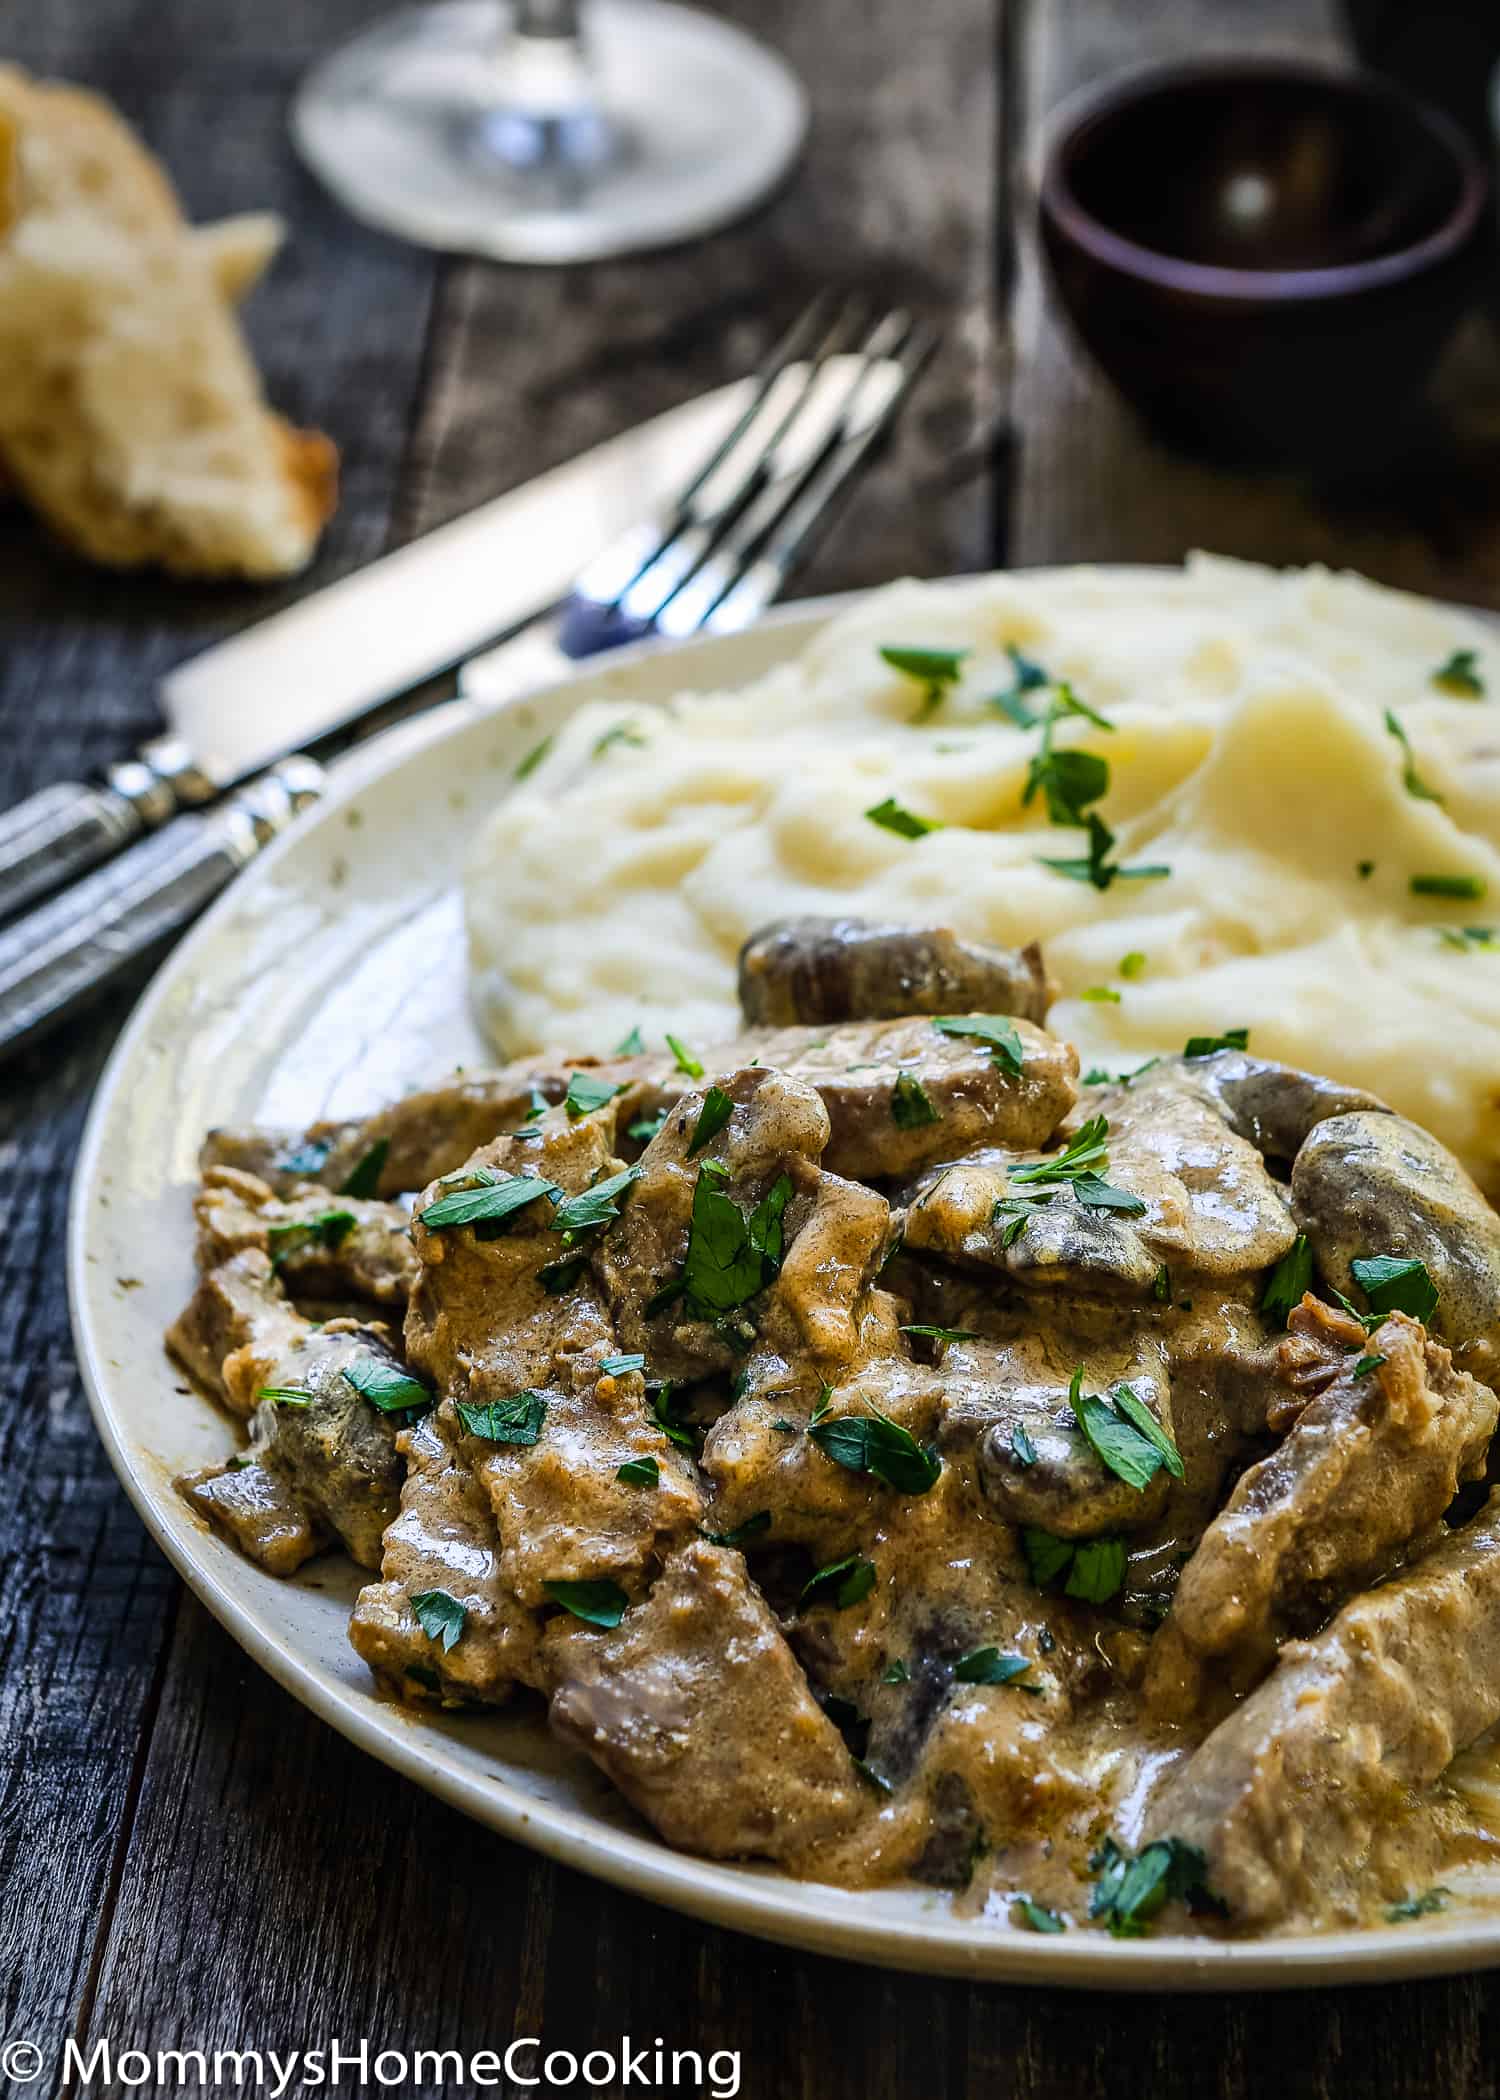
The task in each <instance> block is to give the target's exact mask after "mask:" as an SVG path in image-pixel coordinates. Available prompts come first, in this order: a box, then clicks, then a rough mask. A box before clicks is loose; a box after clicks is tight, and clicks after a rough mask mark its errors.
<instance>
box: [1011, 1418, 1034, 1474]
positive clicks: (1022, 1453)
mask: <svg viewBox="0 0 1500 2100" xmlns="http://www.w3.org/2000/svg"><path fill="white" fill-rule="evenodd" d="M1010 1448H1011V1452H1012V1455H1013V1456H1014V1458H1015V1461H1016V1464H1017V1465H1018V1466H1034V1465H1035V1464H1036V1445H1035V1444H1034V1443H1033V1442H1032V1441H1031V1436H1030V1433H1029V1431H1028V1430H1027V1428H1026V1425H1025V1423H1024V1422H1017V1424H1016V1426H1015V1428H1014V1429H1013V1430H1012V1431H1011V1433H1010Z"/></svg>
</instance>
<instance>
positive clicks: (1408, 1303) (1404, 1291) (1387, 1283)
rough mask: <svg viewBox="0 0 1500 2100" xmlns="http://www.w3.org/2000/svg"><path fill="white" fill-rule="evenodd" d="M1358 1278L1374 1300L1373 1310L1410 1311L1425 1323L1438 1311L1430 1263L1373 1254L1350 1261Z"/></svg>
mask: <svg viewBox="0 0 1500 2100" xmlns="http://www.w3.org/2000/svg"><path fill="white" fill-rule="evenodd" d="M1350 1268H1351V1270H1352V1272H1353V1276H1354V1281H1355V1282H1356V1283H1357V1284H1358V1285H1359V1287H1360V1289H1361V1290H1362V1291H1363V1292H1364V1294H1365V1296H1366V1297H1367V1298H1368V1299H1369V1301H1370V1311H1371V1312H1372V1313H1377V1314H1381V1315H1384V1314H1386V1313H1393V1312H1402V1313H1409V1314H1410V1316H1411V1318H1412V1319H1414V1320H1420V1321H1422V1323H1423V1325H1424V1326H1425V1325H1426V1323H1427V1322H1428V1321H1429V1320H1430V1319H1431V1318H1432V1316H1433V1314H1434V1313H1435V1312H1436V1311H1437V1302H1438V1294H1437V1285H1436V1284H1435V1283H1434V1282H1433V1280H1432V1278H1431V1276H1429V1274H1428V1273H1427V1264H1426V1262H1424V1261H1417V1260H1415V1259H1412V1260H1407V1259H1404V1258H1403V1257H1402V1256H1400V1255H1395V1254H1371V1255H1367V1256H1364V1257H1362V1258H1361V1259H1360V1260H1358V1261H1354V1262H1351V1263H1350Z"/></svg>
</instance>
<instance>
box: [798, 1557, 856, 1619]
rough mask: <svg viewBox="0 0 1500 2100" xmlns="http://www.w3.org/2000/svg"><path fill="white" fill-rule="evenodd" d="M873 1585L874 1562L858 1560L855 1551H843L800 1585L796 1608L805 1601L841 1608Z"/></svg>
mask: <svg viewBox="0 0 1500 2100" xmlns="http://www.w3.org/2000/svg"><path fill="white" fill-rule="evenodd" d="M874 1587H875V1563H874V1561H872V1560H861V1559H860V1557H859V1555H858V1554H857V1553H850V1554H847V1555H846V1556H845V1557H844V1559H843V1560H832V1561H830V1562H829V1563H828V1566H827V1567H826V1568H819V1569H818V1571H817V1573H816V1574H815V1575H813V1576H811V1577H809V1579H808V1580H807V1581H806V1582H805V1583H804V1584H803V1585H802V1594H801V1596H800V1597H799V1598H798V1599H797V1606H798V1609H799V1610H800V1609H801V1608H802V1607H803V1606H804V1605H807V1604H832V1605H833V1606H834V1607H835V1608H836V1609H837V1610H839V1611H844V1610H845V1609H847V1607H848V1606H849V1605H851V1604H858V1603H859V1601H860V1599H861V1598H862V1597H868V1596H869V1594H870V1592H871V1590H873V1589H874Z"/></svg>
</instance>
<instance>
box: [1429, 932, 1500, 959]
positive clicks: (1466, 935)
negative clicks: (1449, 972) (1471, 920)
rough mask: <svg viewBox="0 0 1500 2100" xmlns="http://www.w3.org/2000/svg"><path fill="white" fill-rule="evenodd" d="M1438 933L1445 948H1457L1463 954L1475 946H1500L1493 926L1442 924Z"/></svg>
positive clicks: (1499, 939) (1499, 938) (1498, 937)
mask: <svg viewBox="0 0 1500 2100" xmlns="http://www.w3.org/2000/svg"><path fill="white" fill-rule="evenodd" d="M1437 934H1438V939H1439V940H1440V941H1441V942H1442V944H1443V946H1444V947H1445V948H1457V949H1458V950H1459V952H1460V954H1463V955H1467V954H1468V953H1469V951H1470V950H1471V949H1473V948H1496V947H1500V936H1497V935H1496V932H1495V929H1494V927H1493V926H1440V927H1439V928H1438V930H1437Z"/></svg>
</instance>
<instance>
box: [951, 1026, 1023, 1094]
mask: <svg viewBox="0 0 1500 2100" xmlns="http://www.w3.org/2000/svg"><path fill="white" fill-rule="evenodd" d="M932 1025H933V1027H934V1028H935V1029H936V1030H937V1032H938V1034H939V1035H954V1036H966V1035H967V1036H974V1037H976V1038H977V1040H978V1041H979V1042H981V1043H988V1044H989V1046H990V1050H991V1053H992V1055H991V1062H992V1063H993V1064H994V1065H995V1066H996V1068H997V1069H998V1070H999V1071H1002V1072H1009V1073H1010V1074H1011V1076H1012V1077H1013V1078H1015V1079H1019V1078H1020V1076H1021V1071H1022V1053H1021V1037H1020V1034H1019V1032H1018V1031H1017V1028H1016V1024H1015V1022H1014V1021H1012V1020H1009V1019H1008V1018H1007V1017H1006V1015H1004V1014H939V1015H937V1017H936V1018H935V1019H934V1021H933V1024H932Z"/></svg>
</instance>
